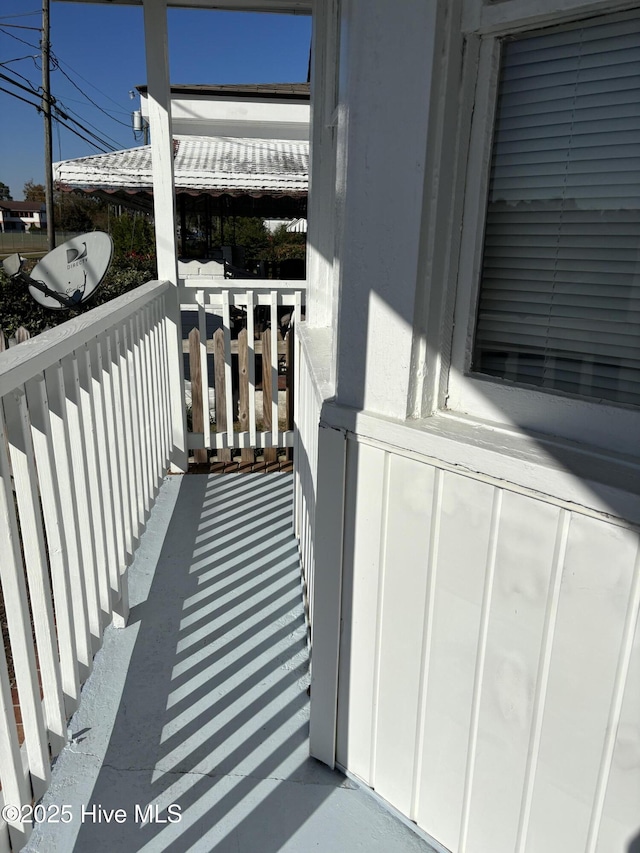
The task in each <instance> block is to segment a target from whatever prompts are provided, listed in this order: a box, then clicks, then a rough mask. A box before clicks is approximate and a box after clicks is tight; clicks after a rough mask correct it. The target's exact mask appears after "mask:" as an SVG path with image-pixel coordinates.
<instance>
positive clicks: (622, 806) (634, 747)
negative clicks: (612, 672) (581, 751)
mask: <svg viewBox="0 0 640 853" xmlns="http://www.w3.org/2000/svg"><path fill="white" fill-rule="evenodd" d="M630 826H633V827H636V828H637V830H638V836H637V837H639V838H640V629H639V626H638V623H637V614H636V628H635V638H634V642H633V648H632V649H631V659H630V661H629V669H628V672H627V674H626V689H625V691H624V696H623V701H622V709H621V713H620V720H619V723H618V726H617V732H616V741H615V747H614V751H613V760H612V762H611V770H610V773H609V784H608V786H607V793H606V798H605V802H604V816H603V819H602V823H601V825H600V833H599V838H598V844H597V847H596V851H597V853H610V851H611V850H626V849H627V846H628V845H629V843H630V842H631V838H630V837H629V829H628V828H629V827H630Z"/></svg>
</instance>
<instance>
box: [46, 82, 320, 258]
mask: <svg viewBox="0 0 640 853" xmlns="http://www.w3.org/2000/svg"><path fill="white" fill-rule="evenodd" d="M138 90H139V92H140V94H141V107H142V116H143V119H144V122H145V127H146V125H147V122H148V112H149V108H148V99H147V87H146V86H139V87H138ZM171 104H172V114H173V121H172V133H173V139H174V158H175V160H174V175H175V190H176V198H177V204H178V212H179V223H180V229H179V233H180V254H181V255H182V256H183V257H198V258H212V257H218V255H219V252H220V246H222V245H224V244H225V243H228V242H229V236H230V233H231V229H232V228H233V224H232V223H233V218H234V217H235V216H266V217H272V216H278V217H287V219H288V220H291V219H293V218H299V217H300V216H302V215H304V214H305V213H306V209H307V193H308V185H309V179H308V178H309V141H308V140H309V111H310V106H309V84H308V83H279V84H271V85H267V84H258V85H238V86H231V85H225V86H208V85H207V86H172V87H171ZM54 179H55V180H56V182H57V184H58V186H59V187H60V188H61V189H63V190H83V191H85V192H90V193H92V194H94V195H100V196H103V197H105V198H107V199H109V200H110V201H120V202H122V203H123V204H125V205H128V206H137V207H140V208H142V209H147V210H150V209H151V199H152V195H153V182H152V178H151V147H150V146H149V145H145V146H141V147H139V148H130V149H126V150H124V151H116V152H114V153H111V154H99V155H94V156H90V157H80V158H77V159H75V160H66V161H63V162H60V163H56V164H54ZM228 251H229V252H230V247H229V250H228Z"/></svg>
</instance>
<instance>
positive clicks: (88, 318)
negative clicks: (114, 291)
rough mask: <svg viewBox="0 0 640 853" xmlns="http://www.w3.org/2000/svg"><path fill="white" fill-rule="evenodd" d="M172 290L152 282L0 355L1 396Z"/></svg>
mask: <svg viewBox="0 0 640 853" xmlns="http://www.w3.org/2000/svg"><path fill="white" fill-rule="evenodd" d="M172 287H173V285H172V284H171V283H170V282H168V281H149V282H147V283H146V284H142V285H140V287H136V288H135V290H131V291H129V293H124V294H123V295H122V296H118V297H116V298H115V299H113V300H111V301H110V302H105V303H104V305H99V306H98V307H96V308H92V309H91V310H90V311H87V312H86V313H85V314H81V315H80V316H79V317H74V318H73V319H72V320H67V321H66V322H65V323H61V324H60V325H59V326H56V327H55V328H53V329H49V330H48V331H47V332H42V333H41V334H39V335H36V336H35V337H33V338H31V339H30V340H28V341H25V342H24V343H22V344H20V346H16V347H11V349H8V350H5V352H0V397H2V396H4V395H5V394H7V393H9V392H10V391H12V390H13V389H14V388H17V387H19V386H21V385H24V383H25V382H28V381H29V380H30V379H33V377H34V376H37V375H38V374H40V373H42V371H43V370H45V369H46V368H47V367H49V366H51V365H52V364H55V363H56V362H57V361H60V360H61V359H63V358H65V357H66V356H67V355H69V354H70V353H72V352H74V351H75V350H77V349H78V348H79V347H81V346H83V345H84V344H86V343H88V342H89V341H91V340H93V339H94V338H96V337H97V336H98V335H101V334H103V333H104V332H106V331H107V330H108V329H110V328H112V327H114V326H116V325H118V323H120V322H121V321H122V320H125V319H126V318H127V317H130V316H131V315H132V314H135V312H136V311H137V310H139V309H140V308H143V307H144V306H145V305H147V304H148V303H149V302H151V301H153V299H155V298H156V297H158V296H160V295H161V294H162V293H164V292H166V291H169V290H170V289H171V288H172Z"/></svg>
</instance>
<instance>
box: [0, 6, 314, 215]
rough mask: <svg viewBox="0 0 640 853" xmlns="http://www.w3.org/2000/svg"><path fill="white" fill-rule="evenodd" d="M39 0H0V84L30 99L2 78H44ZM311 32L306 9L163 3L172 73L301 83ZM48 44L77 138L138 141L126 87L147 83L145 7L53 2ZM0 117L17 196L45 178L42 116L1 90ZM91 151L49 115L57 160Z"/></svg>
mask: <svg viewBox="0 0 640 853" xmlns="http://www.w3.org/2000/svg"><path fill="white" fill-rule="evenodd" d="M39 6H40V2H39V0H2V4H1V5H0V74H2V75H5V77H4V78H0V88H3V89H8V90H10V91H11V92H13V93H15V94H18V95H20V97H23V98H25V99H27V100H29V101H33V102H36V101H38V95H37V94H36V93H31V92H26V91H24V90H23V89H19V88H16V86H15V85H13V84H11V83H9V82H8V81H7V79H6V77H10V78H11V80H13V81H14V82H16V83H19V84H20V85H22V86H25V87H27V89H31V88H32V87H34V88H35V89H36V90H38V88H39V87H40V86H41V83H42V71H41V65H40V61H39V57H38V53H39V46H38V45H39V40H40V34H39V31H38V28H39V26H40V24H41V12H40V8H39ZM28 28H33V29H28ZM310 38H311V19H310V18H308V17H302V16H295V17H293V16H288V15H254V14H247V13H232V12H217V11H201V10H193V9H170V10H169V54H170V65H171V81H172V82H173V83H285V82H300V81H304V80H306V77H307V65H308V61H309V43H310ZM51 47H52V51H53V54H54V56H55V58H56V60H57V63H54V68H53V70H52V72H51V89H52V92H53V95H54V97H55V98H56V99H57V100H58V105H59V106H60V108H61V109H62V110H64V112H66V113H67V115H68V116H70V118H73V119H74V120H75V121H76V122H78V123H79V124H72V127H73V128H74V129H75V130H76V131H77V132H78V133H81V134H82V135H83V136H87V133H86V131H87V130H88V131H90V132H91V133H94V134H96V135H97V136H98V137H100V139H101V140H102V141H103V142H106V143H107V144H108V145H110V146H111V148H115V149H120V148H129V147H132V146H134V145H138V144H140V142H139V141H136V140H135V139H134V137H133V133H132V130H131V111H132V110H134V109H137V108H138V106H139V99H138V97H137V94H136V97H135V98H134V99H131V98H130V96H129V92H130V91H131V90H132V89H134V88H135V86H136V85H139V84H141V83H145V82H146V71H145V59H144V31H143V19H142V9H141V8H140V7H135V6H115V5H113V6H112V5H107V4H92V3H87V4H83V3H64V2H62V3H61V2H55V0H52V3H51ZM25 78H26V79H25ZM88 98H89V99H91V101H93V102H94V103H91V102H90V100H88ZM0 116H1V125H0V127H1V131H2V132H1V133H0V181H3V182H4V183H5V184H8V185H9V187H10V188H11V193H12V195H13V198H14V199H21V198H22V197H23V193H22V188H23V186H24V183H25V181H28V180H31V179H32V180H34V181H35V182H36V183H42V182H43V180H44V169H43V165H42V163H43V147H44V145H43V136H44V131H43V121H42V116H41V115H40V114H39V113H38V112H37V111H36V109H35V108H34V107H33V106H30V105H28V104H26V103H23V102H22V101H19V100H18V99H16V98H15V97H13V96H11V95H9V94H7V93H6V92H3V91H0ZM79 125H82V126H83V127H82V128H81V127H79ZM94 141H95V140H94ZM101 147H102V148H104V147H105V146H104V145H102V146H101ZM98 153H100V150H99V148H98V147H96V145H94V144H89V143H88V142H86V141H84V140H82V139H80V138H78V137H77V136H75V135H74V134H73V133H71V132H70V131H69V130H67V129H66V128H64V127H62V126H61V125H58V124H57V123H56V122H54V129H53V159H54V161H55V160H67V159H70V158H72V157H82V156H86V155H88V154H98Z"/></svg>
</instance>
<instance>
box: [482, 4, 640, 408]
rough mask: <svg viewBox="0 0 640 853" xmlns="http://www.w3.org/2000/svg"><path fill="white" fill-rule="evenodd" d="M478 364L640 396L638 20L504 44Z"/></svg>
mask: <svg viewBox="0 0 640 853" xmlns="http://www.w3.org/2000/svg"><path fill="white" fill-rule="evenodd" d="M472 370H473V371H476V372H479V373H485V374H490V375H492V376H498V377H501V378H505V379H511V380H513V381H515V382H518V383H523V384H527V385H535V386H539V387H545V388H552V389H555V390H558V391H566V392H570V393H573V394H580V395H583V396H587V397H595V398H602V399H606V400H610V401H615V402H618V403H626V404H633V405H638V404H640V19H629V18H627V19H626V20H615V21H614V20H611V19H609V20H608V21H604V22H603V21H602V20H600V21H599V22H594V23H588V24H584V25H582V26H580V27H579V28H573V29H565V30H562V31H555V32H553V33H549V34H544V35H536V36H529V37H526V38H519V39H517V40H513V41H508V42H506V43H505V44H504V47H503V56H502V71H501V79H500V86H499V93H498V104H497V114H496V122H495V130H494V140H493V160H492V170H491V178H490V186H489V202H488V211H487V218H486V230H485V243H484V255H483V264H482V279H481V286H480V297H479V305H478V317H477V324H476V335H475V342H474V355H473V363H472Z"/></svg>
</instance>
